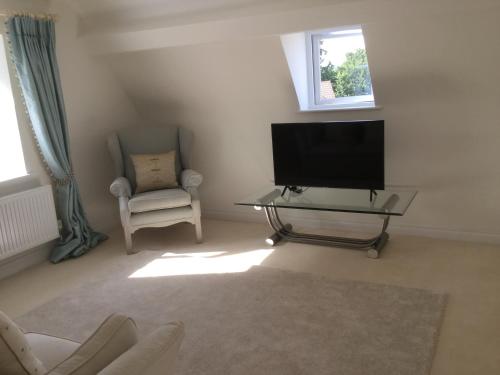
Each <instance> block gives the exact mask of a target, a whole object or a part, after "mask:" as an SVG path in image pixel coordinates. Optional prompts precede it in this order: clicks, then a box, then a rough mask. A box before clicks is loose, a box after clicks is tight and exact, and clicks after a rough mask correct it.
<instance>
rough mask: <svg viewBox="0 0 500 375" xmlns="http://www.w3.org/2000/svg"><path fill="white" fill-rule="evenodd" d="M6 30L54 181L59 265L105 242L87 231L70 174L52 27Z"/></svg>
mask: <svg viewBox="0 0 500 375" xmlns="http://www.w3.org/2000/svg"><path fill="white" fill-rule="evenodd" d="M6 27H7V32H8V39H9V44H10V51H11V54H12V57H13V61H14V64H15V66H16V71H17V75H18V78H19V81H20V85H21V89H22V92H23V95H24V100H25V103H26V110H27V112H28V115H29V117H30V120H31V125H32V128H33V133H34V135H35V139H36V141H37V144H38V147H39V150H40V153H41V155H42V158H43V160H44V162H45V164H46V167H47V170H48V171H49V174H50V175H51V177H52V179H53V181H54V187H55V195H56V208H57V213H58V217H59V219H60V220H61V221H62V224H63V228H62V234H61V239H60V241H59V243H58V245H57V246H56V247H55V248H54V249H53V251H52V253H51V257H50V260H51V261H52V262H53V263H57V262H60V261H61V260H63V259H67V258H71V257H78V256H80V255H82V254H84V253H86V252H87V251H88V250H89V249H91V248H93V247H95V246H96V245H97V244H98V243H99V242H101V241H103V240H105V239H106V238H107V237H106V236H105V235H103V234H101V233H97V232H95V231H93V230H92V228H91V227H90V225H89V223H88V221H87V219H86V217H85V212H84V210H83V207H82V203H81V200H80V193H79V191H78V185H77V183H76V180H75V178H74V176H73V173H72V166H71V160H70V149H69V139H68V127H67V121H66V113H65V108H64V100H63V94H62V89H61V82H60V77H59V69H58V65H57V60H56V52H55V28H54V21H52V20H51V19H47V18H35V17H32V16H26V15H21V16H13V17H11V18H9V19H8V20H7V22H6Z"/></svg>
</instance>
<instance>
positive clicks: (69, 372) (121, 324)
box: [48, 314, 137, 375]
mask: <svg viewBox="0 0 500 375" xmlns="http://www.w3.org/2000/svg"><path fill="white" fill-rule="evenodd" d="M136 343H137V330H136V326H135V323H134V321H133V320H132V319H130V318H128V317H126V316H124V315H120V314H112V315H110V316H109V317H108V318H107V319H106V320H105V321H104V322H103V323H102V324H101V326H100V327H99V328H97V330H96V331H95V332H94V333H93V334H92V336H90V337H89V338H88V339H87V341H85V342H84V343H83V344H82V345H81V346H80V347H79V348H78V349H77V350H76V351H75V352H74V353H73V354H72V355H71V356H70V357H68V358H67V359H66V360H65V361H63V362H61V363H60V364H58V365H57V366H56V367H55V368H53V369H52V370H51V371H50V372H49V373H48V375H95V374H97V373H98V372H99V371H101V370H102V369H103V368H105V367H106V366H107V365H109V364H110V363H111V362H113V361H114V360H115V359H116V358H118V357H119V356H120V355H121V354H122V353H124V352H126V351H127V350H129V349H130V348H131V347H132V346H133V345H135V344H136Z"/></svg>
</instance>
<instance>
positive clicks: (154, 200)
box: [128, 189, 191, 213]
mask: <svg viewBox="0 0 500 375" xmlns="http://www.w3.org/2000/svg"><path fill="white" fill-rule="evenodd" d="M190 204H191V195H189V193H187V192H186V191H185V190H182V189H164V190H156V191H148V192H146V193H139V194H136V195H134V197H133V198H132V199H130V200H129V201H128V208H129V210H130V212H133V213H137V212H147V211H154V210H163V209H166V208H175V207H183V206H189V205H190Z"/></svg>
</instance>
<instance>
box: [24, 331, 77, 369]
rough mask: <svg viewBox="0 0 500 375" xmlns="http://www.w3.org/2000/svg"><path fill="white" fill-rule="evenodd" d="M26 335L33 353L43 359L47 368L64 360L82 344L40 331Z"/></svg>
mask: <svg viewBox="0 0 500 375" xmlns="http://www.w3.org/2000/svg"><path fill="white" fill-rule="evenodd" d="M25 337H26V340H28V343H29V344H30V346H31V350H32V351H33V354H34V355H35V356H36V357H37V358H38V359H39V360H40V361H42V363H43V364H44V366H45V368H47V369H51V368H53V367H55V366H56V365H58V364H59V363H61V362H62V361H64V360H65V359H66V358H68V357H69V356H70V355H71V354H72V353H73V352H74V351H76V349H78V347H79V346H80V343H78V342H75V341H71V340H68V339H63V338H60V337H55V336H49V335H42V334H40V333H32V332H29V333H26V334H25Z"/></svg>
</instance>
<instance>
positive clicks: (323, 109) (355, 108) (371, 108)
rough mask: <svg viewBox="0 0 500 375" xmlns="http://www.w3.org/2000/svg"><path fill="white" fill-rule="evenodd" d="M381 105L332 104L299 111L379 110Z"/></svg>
mask: <svg viewBox="0 0 500 375" xmlns="http://www.w3.org/2000/svg"><path fill="white" fill-rule="evenodd" d="M382 108H383V107H381V106H378V105H374V106H369V107H357V106H352V107H334V106H324V107H318V108H308V109H301V110H299V112H333V111H335V112H337V111H378V110H381V109H382Z"/></svg>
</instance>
